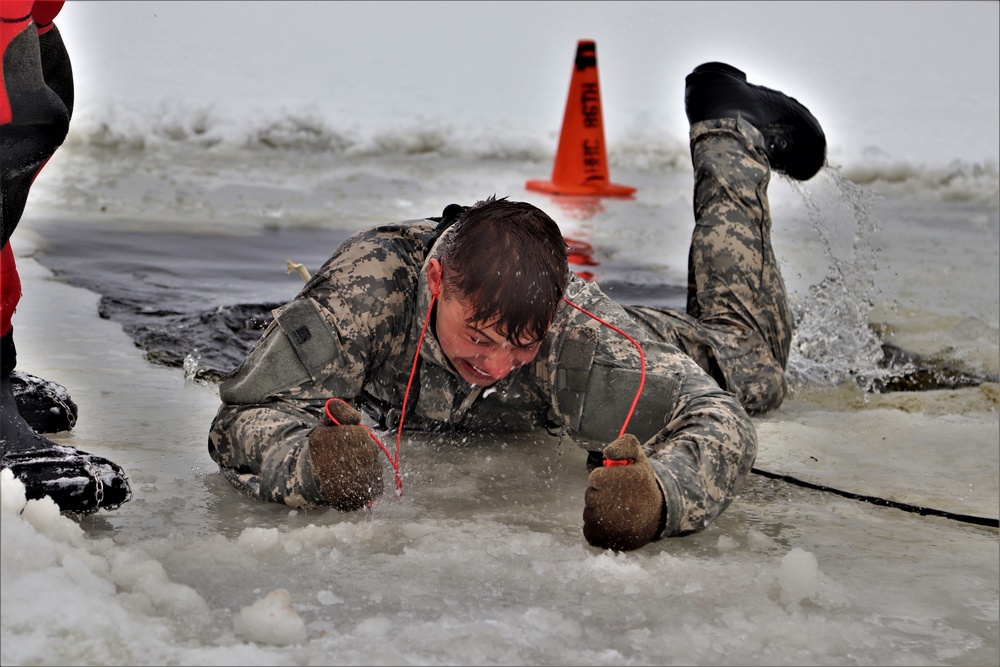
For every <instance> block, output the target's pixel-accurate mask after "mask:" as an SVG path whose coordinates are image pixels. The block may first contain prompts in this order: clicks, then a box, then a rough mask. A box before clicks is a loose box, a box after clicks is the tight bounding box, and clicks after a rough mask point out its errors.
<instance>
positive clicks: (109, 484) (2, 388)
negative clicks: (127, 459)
mask: <svg viewBox="0 0 1000 667" xmlns="http://www.w3.org/2000/svg"><path fill="white" fill-rule="evenodd" d="M0 468H10V469H11V471H12V472H13V473H14V477H16V478H17V479H19V480H20V481H21V483H22V484H24V487H25V495H26V497H27V498H28V500H32V499H36V498H41V497H43V496H49V497H50V498H52V500H54V501H55V503H56V505H58V506H59V509H60V510H62V511H63V512H68V513H84V514H87V513H91V512H94V511H96V510H98V509H108V510H110V509H115V508H117V507H119V506H121V505H122V504H124V503H126V502H128V501H129V500H130V499H131V498H132V489H131V487H130V486H129V482H128V478H127V477H126V476H125V471H124V470H122V469H121V467H120V466H119V465H117V464H115V463H112V462H111V461H109V460H107V459H105V458H102V457H100V456H94V455H92V454H88V453H86V452H82V451H80V450H78V449H74V448H73V447H68V446H65V445H57V444H56V443H54V442H52V441H50V440H48V439H47V438H45V437H43V436H41V435H39V434H38V433H36V432H35V431H34V430H33V429H32V428H31V426H29V425H28V423H27V422H26V421H25V420H24V418H22V417H21V414H20V412H19V411H18V408H17V403H16V401H15V399H14V390H13V386H12V383H11V378H10V374H9V373H4V374H2V376H0Z"/></svg>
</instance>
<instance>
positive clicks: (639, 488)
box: [583, 434, 666, 551]
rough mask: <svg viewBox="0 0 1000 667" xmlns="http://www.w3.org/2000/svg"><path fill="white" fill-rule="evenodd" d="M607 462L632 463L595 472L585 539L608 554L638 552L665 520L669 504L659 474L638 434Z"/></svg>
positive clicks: (620, 443)
mask: <svg viewBox="0 0 1000 667" xmlns="http://www.w3.org/2000/svg"><path fill="white" fill-rule="evenodd" d="M604 459H605V460H613V461H616V462H624V461H628V463H627V464H621V463H619V464H617V465H612V466H610V467H602V468H595V469H594V470H593V471H592V472H591V473H590V478H589V480H588V481H589V483H590V486H589V487H588V488H587V492H586V493H585V494H584V508H583V536H584V537H585V538H587V542H589V543H590V544H591V545H593V546H595V547H600V548H602V549H614V550H615V551H632V550H633V549H638V548H639V547H642V546H645V545H646V544H649V543H650V542H651V541H652V540H653V538H654V537H656V534H657V533H658V532H659V531H660V526H661V525H662V522H663V519H664V518H665V512H666V503H665V502H664V500H663V493H662V492H661V491H660V486H659V485H658V484H657V483H656V473H655V472H654V471H653V466H651V465H650V464H649V460H648V459H647V458H646V454H645V453H644V452H643V451H642V447H641V446H640V445H639V441H638V440H637V439H636V437H635V436H634V435H629V434H625V435H623V436H621V437H620V438H618V439H617V440H615V441H614V442H612V443H611V444H610V445H608V446H607V447H605V448H604Z"/></svg>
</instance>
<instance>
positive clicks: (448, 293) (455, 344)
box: [427, 260, 540, 387]
mask: <svg viewBox="0 0 1000 667" xmlns="http://www.w3.org/2000/svg"><path fill="white" fill-rule="evenodd" d="M435 264H436V266H434V265H435ZM440 267H441V265H440V263H438V262H437V260H431V266H430V267H429V268H428V274H427V275H428V282H429V283H430V287H431V290H432V291H434V290H436V289H440V292H439V294H438V299H437V316H436V319H435V322H434V333H435V335H436V336H437V339H438V342H440V343H441V349H442V350H443V351H444V354H445V356H446V357H448V361H450V362H451V365H452V366H453V367H454V368H455V370H456V371H458V374H459V375H461V376H462V378H463V379H464V380H465V381H466V382H468V383H469V384H471V385H475V386H478V387H488V386H490V385H492V384H494V383H496V382H497V381H499V380H501V379H503V378H505V377H506V376H507V375H509V374H510V373H511V371H514V370H515V369H517V368H520V367H521V366H524V365H525V364H528V363H531V362H532V361H534V359H535V356H536V355H537V354H538V348H539V347H540V343H539V342H537V341H530V340H525V341H523V342H522V343H521V344H517V343H512V342H510V341H508V340H506V339H505V338H504V337H503V336H502V335H500V334H499V333H497V330H496V327H495V326H493V325H488V324H485V323H482V322H473V321H471V319H470V318H471V317H472V313H473V308H472V306H471V305H470V304H469V303H468V301H467V299H465V298H463V295H459V294H456V293H454V290H445V289H443V286H442V284H441V270H440Z"/></svg>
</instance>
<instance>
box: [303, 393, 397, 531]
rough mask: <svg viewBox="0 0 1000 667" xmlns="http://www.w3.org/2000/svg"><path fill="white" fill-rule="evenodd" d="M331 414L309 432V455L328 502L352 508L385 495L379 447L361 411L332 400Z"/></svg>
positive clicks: (347, 508)
mask: <svg viewBox="0 0 1000 667" xmlns="http://www.w3.org/2000/svg"><path fill="white" fill-rule="evenodd" d="M329 409H330V412H331V413H332V414H333V416H334V418H335V419H336V420H337V421H338V422H340V423H341V426H337V425H335V424H334V423H333V422H331V421H330V419H329V417H327V418H325V419H324V420H323V423H322V424H320V425H319V426H317V427H316V428H314V429H313V431H312V433H310V434H309V458H310V460H311V462H312V467H313V472H314V473H315V475H316V477H317V478H318V479H319V484H320V488H321V489H322V490H323V495H324V496H326V500H327V502H328V503H329V504H330V505H332V506H333V507H335V508H337V509H338V510H340V511H342V512H353V511H354V510H357V509H361V508H362V507H364V506H365V505H368V504H370V503H371V502H372V501H374V500H375V499H376V498H378V497H380V496H381V495H382V462H381V461H380V460H379V449H378V445H376V444H375V441H374V440H372V437H371V435H370V434H369V433H368V430H367V429H365V427H364V426H360V425H359V424H361V413H360V412H358V411H357V410H355V409H354V408H352V407H351V406H350V405H348V404H347V403H344V402H343V401H331V402H330V403H329Z"/></svg>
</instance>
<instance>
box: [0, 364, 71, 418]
mask: <svg viewBox="0 0 1000 667" xmlns="http://www.w3.org/2000/svg"><path fill="white" fill-rule="evenodd" d="M10 382H11V387H12V388H13V390H14V400H15V401H16V402H17V410H18V412H19V413H20V414H21V417H22V418H23V419H24V421H26V422H28V426H30V427H31V428H32V429H33V430H35V431H37V432H38V433H58V432H59V431H69V430H71V429H72V428H73V427H74V426H76V420H77V417H78V416H79V414H80V410H79V408H78V407H77V406H76V403H74V402H73V399H72V398H70V395H69V392H68V391H66V387H64V386H62V385H61V384H56V383H55V382H52V381H51V380H45V379H43V378H40V377H38V376H36V375H31V374H29V373H22V372H21V371H13V372H12V373H11V375H10Z"/></svg>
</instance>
